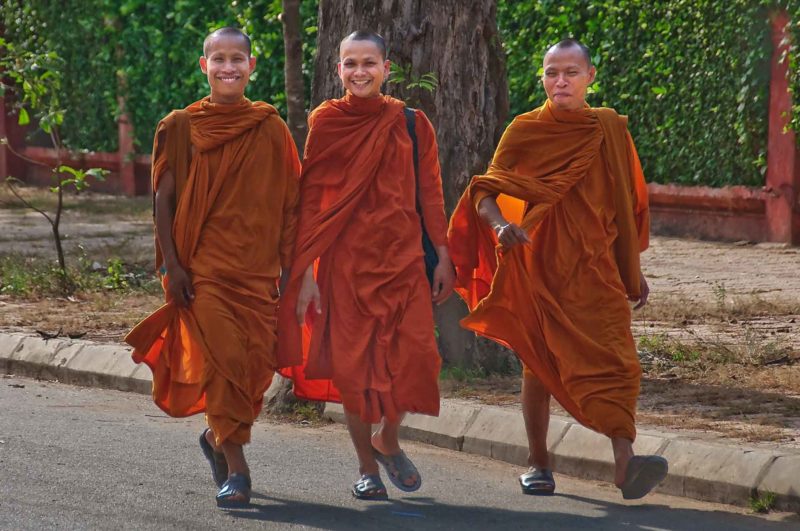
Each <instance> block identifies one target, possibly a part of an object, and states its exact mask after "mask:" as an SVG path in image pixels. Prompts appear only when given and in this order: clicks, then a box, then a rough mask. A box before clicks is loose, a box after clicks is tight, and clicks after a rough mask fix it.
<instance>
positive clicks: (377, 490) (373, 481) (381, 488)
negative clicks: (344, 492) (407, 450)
mask: <svg viewBox="0 0 800 531" xmlns="http://www.w3.org/2000/svg"><path fill="white" fill-rule="evenodd" d="M350 492H352V493H353V497H354V498H357V499H359V500H388V499H389V495H388V494H387V493H386V485H384V484H383V481H381V476H380V475H378V474H375V475H370V474H364V475H363V476H361V479H359V480H358V481H356V482H355V483H354V484H353V489H352V490H351V491H350Z"/></svg>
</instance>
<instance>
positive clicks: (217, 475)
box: [200, 428, 228, 488]
mask: <svg viewBox="0 0 800 531" xmlns="http://www.w3.org/2000/svg"><path fill="white" fill-rule="evenodd" d="M200 449H201V450H203V455H204V456H205V458H206V460H207V461H208V463H209V465H211V474H212V477H213V478H214V483H216V484H217V488H221V487H222V484H223V483H225V480H227V479H228V463H227V461H225V454H223V453H222V449H220V448H218V447H217V445H216V441H215V440H214V432H213V431H212V430H211V428H206V429H205V430H203V433H202V434H201V435H200Z"/></svg>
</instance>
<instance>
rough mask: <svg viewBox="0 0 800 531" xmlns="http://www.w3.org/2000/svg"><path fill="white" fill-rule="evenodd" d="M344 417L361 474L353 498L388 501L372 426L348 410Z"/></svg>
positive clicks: (354, 488)
mask: <svg viewBox="0 0 800 531" xmlns="http://www.w3.org/2000/svg"><path fill="white" fill-rule="evenodd" d="M344 416H345V421H346V423H347V431H348V432H349V433H350V439H352V441H353V446H354V447H355V449H356V456H357V457H358V471H359V474H361V479H359V480H358V481H356V482H355V484H354V485H353V489H352V491H351V492H352V494H353V496H354V497H356V498H358V499H360V500H386V499H388V496H387V494H386V487H385V486H384V484H383V482H382V481H381V476H380V471H379V470H378V462H377V461H375V455H374V452H373V449H372V443H371V442H370V434H371V432H372V426H371V425H370V424H369V423H367V422H364V421H363V420H362V419H361V416H360V415H358V414H357V413H353V412H351V411H349V410H348V409H347V408H345V410H344Z"/></svg>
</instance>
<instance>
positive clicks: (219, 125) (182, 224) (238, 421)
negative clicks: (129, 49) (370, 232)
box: [125, 98, 300, 444]
mask: <svg viewBox="0 0 800 531" xmlns="http://www.w3.org/2000/svg"><path fill="white" fill-rule="evenodd" d="M186 112H188V116H189V119H188V130H186V128H185V125H183V124H184V123H185V122H183V121H181V120H179V119H178V118H177V116H176V113H171V114H170V115H168V116H167V117H166V118H164V119H163V120H162V121H161V122H160V123H159V124H158V128H157V131H156V138H155V142H154V146H153V166H152V180H153V190H157V189H158V185H159V181H160V179H161V177H162V176H163V175H164V172H165V171H166V170H170V172H171V173H172V175H173V176H174V177H175V181H176V189H177V193H176V196H177V204H176V211H175V220H174V224H173V232H172V234H173V239H174V242H175V246H176V249H177V254H178V259H179V261H180V263H181V266H182V267H183V268H184V269H185V270H186V272H187V273H188V274H189V276H190V278H191V280H192V285H193V288H194V293H195V299H194V301H193V302H192V303H191V305H190V306H189V307H188V308H179V307H178V306H177V305H176V304H175V303H174V301H173V300H171V298H170V296H169V294H168V292H167V289H166V288H167V283H168V282H169V276H168V275H167V276H165V277H164V279H163V282H164V289H165V293H167V298H166V304H165V305H164V306H162V307H161V308H159V309H158V310H157V311H156V312H155V313H153V314H152V315H150V316H149V317H148V318H146V319H145V320H144V321H142V322H141V323H139V324H138V325H137V326H136V327H135V328H134V329H133V330H132V331H131V332H130V333H129V334H128V336H127V337H126V338H125V340H126V341H127V342H128V343H129V344H130V345H132V346H133V348H134V351H133V359H134V361H136V362H137V363H142V362H143V363H146V364H147V365H148V366H149V367H150V368H151V369H152V371H153V398H154V400H155V403H156V404H157V405H158V406H159V407H160V408H161V409H163V410H164V411H165V412H166V413H167V414H169V415H171V416H174V417H183V416H187V415H192V414H195V413H200V412H203V411H205V412H206V418H207V421H208V424H209V426H210V427H211V429H212V430H213V431H214V435H215V437H216V443H217V444H221V443H222V442H223V441H225V440H228V441H231V442H234V443H236V444H245V443H247V442H249V440H250V427H251V425H252V424H253V422H254V420H255V419H256V417H257V416H258V413H259V411H260V409H261V405H262V398H263V394H264V392H265V391H266V389H267V387H269V384H270V382H271V381H272V376H273V374H274V370H275V368H276V362H275V347H276V343H277V337H276V327H277V316H276V314H277V302H278V279H279V277H280V274H281V270H282V269H286V268H288V267H289V266H290V264H291V253H292V248H293V245H294V235H295V230H296V226H297V218H296V206H297V198H298V186H299V180H298V177H299V172H300V162H299V159H298V156H297V150H296V148H295V146H294V142H293V141H292V138H291V136H290V134H289V131H288V128H287V127H286V124H285V123H284V122H283V120H281V118H280V117H279V116H278V114H277V111H276V110H275V109H274V108H273V107H272V106H270V105H267V104H266V103H263V102H250V101H249V100H247V99H246V98H243V100H242V101H241V102H240V103H237V104H230V105H222V104H214V103H211V102H210V100H209V98H205V99H203V100H200V101H198V102H196V103H193V104H192V105H190V106H189V107H187V108H186ZM185 135H190V139H191V146H189V143H188V142H187V141H186V136H185ZM157 248H158V243H157ZM160 256H161V255H160V253H158V252H157V263H156V266H157V267H161V265H162V264H161V257H160Z"/></svg>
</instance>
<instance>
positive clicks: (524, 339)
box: [449, 101, 649, 440]
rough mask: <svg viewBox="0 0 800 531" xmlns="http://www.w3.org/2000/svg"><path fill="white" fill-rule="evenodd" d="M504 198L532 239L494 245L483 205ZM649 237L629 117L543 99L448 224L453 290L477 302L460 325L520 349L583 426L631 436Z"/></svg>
mask: <svg viewBox="0 0 800 531" xmlns="http://www.w3.org/2000/svg"><path fill="white" fill-rule="evenodd" d="M498 195H499V198H498V204H499V205H500V206H501V209H503V208H507V207H508V206H509V205H510V204H512V206H513V203H514V202H516V203H520V202H522V203H523V205H524V209H523V212H524V215H523V216H522V219H521V222H520V225H521V226H522V228H523V229H525V230H526V231H527V232H528V234H529V235H530V237H531V239H532V243H531V244H529V245H519V246H516V247H514V248H512V249H511V250H509V251H507V252H504V251H503V250H502V249H496V245H497V240H496V237H495V234H494V231H492V229H491V228H490V227H489V226H488V225H487V224H486V223H484V222H483V220H481V219H480V217H479V216H478V213H477V205H478V203H479V202H480V201H481V200H482V199H484V198H485V197H487V196H498ZM518 210H519V209H518ZM517 221H519V220H517ZM648 234H649V211H648V206H647V192H646V188H645V183H644V176H643V175H642V171H641V166H640V164H639V160H638V156H637V155H636V150H635V148H634V146H633V142H632V140H631V139H630V135H629V133H628V131H627V119H626V118H624V117H622V116H619V115H618V114H617V113H616V112H614V111H613V110H611V109H603V108H588V107H587V108H585V109H583V110H582V111H578V112H563V111H558V110H557V109H555V108H553V107H552V106H551V105H550V103H549V101H548V102H547V103H546V104H545V105H544V106H543V107H540V108H538V109H536V110H534V111H531V112H529V113H526V114H523V115H520V116H518V117H517V118H516V119H515V120H514V121H513V123H512V124H511V125H510V126H509V127H508V129H507V130H506V132H505V133H504V135H503V138H502V139H501V141H500V144H499V146H498V148H497V151H496V152H495V156H494V159H493V160H492V164H491V166H490V167H489V170H488V171H487V173H486V175H479V176H475V177H474V178H473V180H472V182H471V183H470V186H469V187H468V188H467V190H466V191H465V193H464V195H463V196H462V198H461V200H460V202H459V204H458V206H457V208H456V211H455V212H454V215H453V218H452V219H451V221H450V234H449V237H450V242H451V256H452V259H453V263H454V264H455V266H456V270H457V275H458V282H457V288H456V289H457V291H458V293H459V294H460V295H461V296H462V297H463V298H464V300H465V301H466V302H467V304H468V305H469V307H470V309H471V313H470V315H469V316H467V317H466V318H464V319H463V320H462V325H463V326H464V327H466V328H468V329H470V330H473V331H475V332H476V333H478V334H481V335H484V336H486V337H488V338H490V339H493V340H495V341H497V342H498V343H501V344H503V345H505V346H507V347H509V348H511V349H512V350H514V351H515V352H516V353H517V355H518V356H519V357H520V359H521V360H522V362H523V363H524V365H525V368H526V370H530V371H533V373H535V374H536V376H537V377H538V378H539V379H540V380H541V381H542V382H543V383H544V384H545V385H546V387H547V388H548V389H549V391H550V392H551V393H552V394H553V396H555V398H556V399H557V400H558V401H559V402H560V403H561V405H562V406H564V408H565V409H567V411H569V412H570V414H572V415H573V416H574V417H575V418H576V419H577V420H578V421H579V422H581V423H582V424H584V425H586V426H588V427H590V428H592V429H594V430H596V431H599V432H601V433H604V434H606V435H608V436H610V437H627V438H629V439H631V440H633V439H634V438H635V436H636V428H635V423H634V418H635V410H636V400H637V397H638V394H639V381H640V376H641V369H640V366H639V360H638V356H637V352H636V347H635V344H634V340H633V336H632V334H631V330H630V320H631V311H630V306H629V303H628V297H629V296H630V297H631V298H638V297H639V295H640V285H639V271H640V269H639V253H640V252H641V251H643V250H644V249H646V248H647V246H648Z"/></svg>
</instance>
